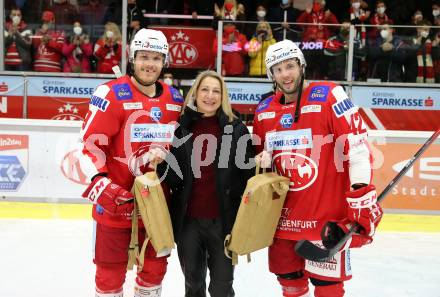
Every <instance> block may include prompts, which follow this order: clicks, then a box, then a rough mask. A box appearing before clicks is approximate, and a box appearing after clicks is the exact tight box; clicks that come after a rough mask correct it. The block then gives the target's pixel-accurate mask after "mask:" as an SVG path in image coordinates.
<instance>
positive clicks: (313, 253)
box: [295, 129, 440, 262]
mask: <svg viewBox="0 0 440 297" xmlns="http://www.w3.org/2000/svg"><path fill="white" fill-rule="evenodd" d="M439 135H440V129H439V130H437V131H435V132H434V134H432V135H431V137H429V139H428V140H427V141H426V142H425V143H424V144H423V146H422V147H421V148H420V149H419V150H418V151H417V153H415V154H414V156H413V157H412V158H411V160H409V161H408V163H407V164H406V165H405V167H403V169H402V170H401V171H400V172H399V173H398V174H397V175H396V176H395V177H394V178H393V179H392V180H391V181H390V183H389V184H388V185H387V186H386V187H385V189H384V190H383V191H382V193H380V195H379V197H377V201H378V202H380V201H382V200H384V199H385V196H386V195H387V194H388V192H389V191H390V190H391V189H392V188H393V187H394V186H395V184H396V183H398V182H399V181H400V179H401V178H402V177H403V176H404V175H405V173H406V172H407V171H408V170H409V169H410V168H411V166H412V165H413V164H414V162H415V161H416V160H417V159H418V158H419V157H420V156H421V155H422V154H423V152H424V151H425V150H426V149H427V148H428V147H429V146H430V145H431V144H432V143H433V142H434V141H435V139H436V138H437V137H438V136H439ZM359 229H360V225H359V224H357V223H356V224H353V226H352V227H351V228H350V229H349V231H348V232H347V233H346V234H345V235H344V236H343V237H342V238H341V239H340V240H339V242H338V243H337V244H336V245H335V246H334V247H332V248H331V249H326V248H320V247H318V246H316V245H314V244H313V243H312V242H310V241H308V240H299V241H298V242H297V243H296V245H295V252H296V253H297V254H298V255H299V256H301V257H303V258H304V259H307V260H312V261H317V262H324V261H326V260H328V259H330V258H332V257H333V256H334V255H335V254H336V253H337V252H339V250H340V249H341V248H342V247H343V246H344V244H345V243H346V242H347V241H348V240H349V239H350V238H351V237H352V236H353V234H354V233H356V232H358V231H359Z"/></svg>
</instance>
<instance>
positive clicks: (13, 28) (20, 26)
mask: <svg viewBox="0 0 440 297" xmlns="http://www.w3.org/2000/svg"><path fill="white" fill-rule="evenodd" d="M31 35H32V32H31V30H28V29H27V24H26V23H25V22H24V21H23V20H22V18H21V10H20V9H18V8H12V9H11V12H10V14H9V20H8V21H6V24H5V32H4V36H5V43H4V50H5V56H4V59H5V70H10V71H26V70H30V67H31V59H32V58H31V44H32V42H31Z"/></svg>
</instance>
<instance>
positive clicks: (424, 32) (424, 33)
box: [420, 31, 429, 38]
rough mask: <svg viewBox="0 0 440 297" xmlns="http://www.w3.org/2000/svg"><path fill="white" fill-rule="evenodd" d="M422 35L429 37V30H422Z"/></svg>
mask: <svg viewBox="0 0 440 297" xmlns="http://www.w3.org/2000/svg"><path fill="white" fill-rule="evenodd" d="M420 36H422V37H423V38H427V37H428V36H429V32H428V31H422V32H420Z"/></svg>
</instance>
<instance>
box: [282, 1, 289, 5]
mask: <svg viewBox="0 0 440 297" xmlns="http://www.w3.org/2000/svg"><path fill="white" fill-rule="evenodd" d="M281 4H283V5H287V4H289V0H281Z"/></svg>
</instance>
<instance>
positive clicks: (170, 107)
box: [166, 104, 182, 112]
mask: <svg viewBox="0 0 440 297" xmlns="http://www.w3.org/2000/svg"><path fill="white" fill-rule="evenodd" d="M166 108H167V110H171V111H179V112H180V111H181V110H182V106H180V105H177V104H167V105H166Z"/></svg>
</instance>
